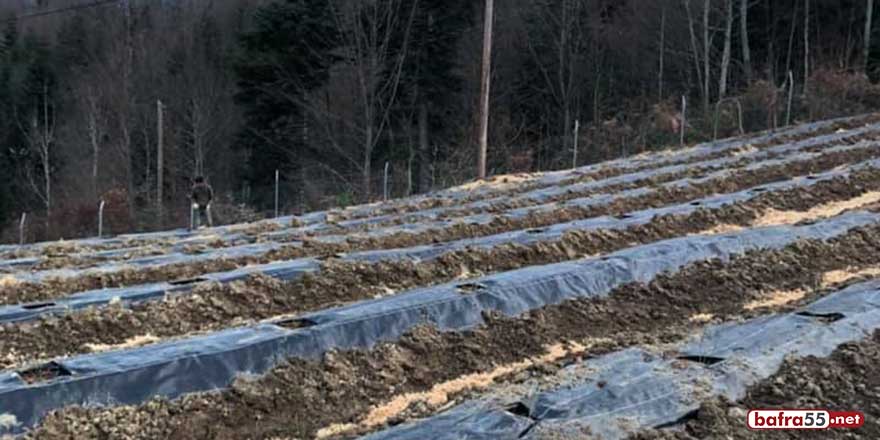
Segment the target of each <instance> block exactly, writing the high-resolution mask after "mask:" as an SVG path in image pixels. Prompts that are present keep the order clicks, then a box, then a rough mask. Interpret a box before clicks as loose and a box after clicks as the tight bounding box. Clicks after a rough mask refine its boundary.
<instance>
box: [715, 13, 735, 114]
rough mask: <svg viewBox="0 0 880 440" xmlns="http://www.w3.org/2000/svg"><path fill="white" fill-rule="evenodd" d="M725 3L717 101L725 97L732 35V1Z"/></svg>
mask: <svg viewBox="0 0 880 440" xmlns="http://www.w3.org/2000/svg"><path fill="white" fill-rule="evenodd" d="M726 1H727V20H726V25H725V28H724V53H723V55H722V56H721V78H720V79H719V81H718V99H724V97H725V96H726V95H727V72H728V68H729V66H730V44H731V41H730V39H731V36H732V35H733V1H734V0H726Z"/></svg>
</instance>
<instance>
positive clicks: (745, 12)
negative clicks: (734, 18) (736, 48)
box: [739, 0, 773, 83]
mask: <svg viewBox="0 0 880 440" xmlns="http://www.w3.org/2000/svg"><path fill="white" fill-rule="evenodd" d="M739 24H740V28H739V34H740V42H741V43H742V57H743V71H744V72H745V74H746V82H747V83H751V82H752V51H751V49H750V48H749V0H740V2H739ZM771 37H772V36H771ZM770 40H771V41H772V40H773V38H771V39H770ZM770 44H772V42H771V43H770ZM771 53H772V52H771Z"/></svg>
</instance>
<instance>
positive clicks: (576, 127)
mask: <svg viewBox="0 0 880 440" xmlns="http://www.w3.org/2000/svg"><path fill="white" fill-rule="evenodd" d="M580 128H581V121H580V120H577V119H575V121H574V148H572V152H571V168H572V169H574V168H577V163H578V133H579V132H580Z"/></svg>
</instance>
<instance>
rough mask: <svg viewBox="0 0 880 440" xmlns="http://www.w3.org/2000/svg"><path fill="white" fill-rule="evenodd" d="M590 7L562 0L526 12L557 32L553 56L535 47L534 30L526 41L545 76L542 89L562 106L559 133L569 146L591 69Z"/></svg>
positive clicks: (535, 37)
mask: <svg viewBox="0 0 880 440" xmlns="http://www.w3.org/2000/svg"><path fill="white" fill-rule="evenodd" d="M587 7H588V5H587V4H586V2H584V1H579V0H560V1H559V2H558V6H556V5H554V6H551V7H547V6H543V7H542V6H539V7H538V8H537V9H536V10H527V11H524V12H523V13H526V14H530V16H531V18H532V19H534V20H535V21H537V22H538V23H539V25H538V28H539V29H553V30H555V31H556V33H555V34H553V36H551V39H550V41H551V43H552V46H551V49H553V51H552V54H553V56H552V57H548V56H545V55H548V54H544V53H542V50H541V49H540V48H538V47H536V41H537V40H538V39H540V38H541V36H538V35H534V33H532V34H529V35H526V40H527V41H526V42H527V44H528V49H529V53H530V54H531V57H532V59H533V60H534V62H535V64H536V65H537V66H538V70H539V71H540V73H541V76H542V78H543V79H544V83H545V85H544V87H543V88H542V90H543V92H544V94H546V95H548V96H549V97H550V98H551V99H552V100H553V102H554V104H555V105H556V107H557V108H558V109H559V114H560V115H561V119H560V121H559V131H558V132H559V133H560V134H562V135H563V139H564V141H563V142H564V143H563V147H564V148H566V149H567V148H569V147H570V145H571V144H570V142H569V139H570V138H569V136H567V134H568V133H569V132H570V130H571V127H572V125H573V122H574V119H575V118H576V117H577V115H576V109H577V108H578V107H579V103H580V97H581V96H582V94H583V90H582V89H581V88H582V87H583V86H584V83H585V82H586V81H585V79H586V78H585V73H586V72H588V69H587V68H586V65H587V52H588V49H589V41H588V38H587V32H588V31H589V28H588V24H587V23H585V22H584V20H583V17H584V12H585V8H587ZM548 52H549V51H548ZM548 58H549V59H548ZM595 63H596V66H597V68H598V66H599V64H600V63H601V62H600V61H599V60H598V59H596V60H595Z"/></svg>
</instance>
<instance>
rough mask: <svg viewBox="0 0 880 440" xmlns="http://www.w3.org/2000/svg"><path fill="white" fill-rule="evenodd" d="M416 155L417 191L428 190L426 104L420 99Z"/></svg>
mask: <svg viewBox="0 0 880 440" xmlns="http://www.w3.org/2000/svg"><path fill="white" fill-rule="evenodd" d="M417 157H418V168H417V169H418V183H417V189H416V191H418V192H419V193H424V192H428V191H429V190H430V189H431V172H430V170H431V147H430V145H429V142H428V104H427V103H426V102H425V101H424V99H422V102H421V104H419V151H418V154H417Z"/></svg>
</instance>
